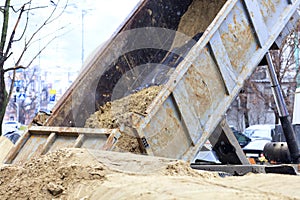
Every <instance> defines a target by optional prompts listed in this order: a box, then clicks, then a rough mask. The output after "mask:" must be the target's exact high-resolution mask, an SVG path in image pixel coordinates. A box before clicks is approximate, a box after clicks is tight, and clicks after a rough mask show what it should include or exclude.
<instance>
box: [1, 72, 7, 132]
mask: <svg viewBox="0 0 300 200" xmlns="http://www.w3.org/2000/svg"><path fill="white" fill-rule="evenodd" d="M6 106H7V92H6V89H5V81H4V70H3V69H2V70H1V71H0V136H1V135H2V122H3V119H4V115H5V110H6Z"/></svg>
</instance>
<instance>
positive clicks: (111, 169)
mask: <svg viewBox="0 0 300 200" xmlns="http://www.w3.org/2000/svg"><path fill="white" fill-rule="evenodd" d="M0 171H1V173H0V197H1V199H78V200H79V199H82V200H83V199H95V200H98V199H230V200H233V199H300V190H299V184H300V179H299V177H297V176H290V175H275V174H258V175H257V174H248V175H245V176H243V177H233V176H227V177H225V178H222V177H220V176H219V175H218V173H217V172H206V171H196V170H193V169H191V168H190V167H189V164H188V163H186V162H184V161H180V160H172V159H166V158H160V157H150V156H142V155H135V154H131V153H117V152H107V151H96V150H87V149H72V148H71V149H62V150H59V151H56V152H52V153H48V154H46V155H44V156H41V157H40V158H35V159H32V160H30V161H28V162H26V163H24V164H23V165H20V166H16V165H9V166H2V167H1V168H0ZM282 183H284V184H282Z"/></svg>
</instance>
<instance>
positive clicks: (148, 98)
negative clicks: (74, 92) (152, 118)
mask: <svg viewBox="0 0 300 200" xmlns="http://www.w3.org/2000/svg"><path fill="white" fill-rule="evenodd" d="M161 88H162V86H151V87H148V88H145V89H143V90H141V91H138V92H136V93H133V94H131V95H129V96H126V97H123V98H121V99H118V100H115V101H111V102H107V103H106V104H104V105H103V106H101V107H100V108H99V110H98V111H96V112H95V113H94V114H92V115H91V116H90V117H89V118H88V119H87V120H86V123H85V127H89V128H109V129H112V128H119V127H120V126H121V125H122V124H123V125H126V126H131V125H132V124H131V121H130V120H131V118H130V116H131V114H132V113H135V114H138V115H140V116H141V117H143V116H146V114H147V113H146V110H147V108H148V106H149V105H150V103H151V102H152V101H153V99H154V98H155V97H156V96H157V94H158V92H159V91H160V90H161ZM115 151H119V152H132V153H137V154H140V153H141V152H142V150H141V149H140V145H139V142H138V141H137V139H136V137H135V136H133V135H128V134H126V133H122V135H121V137H120V138H119V139H118V142H117V144H116V146H115Z"/></svg>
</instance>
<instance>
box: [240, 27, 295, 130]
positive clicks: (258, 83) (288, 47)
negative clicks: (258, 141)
mask: <svg viewBox="0 0 300 200" xmlns="http://www.w3.org/2000/svg"><path fill="white" fill-rule="evenodd" d="M296 39H297V40H298V38H296V34H295V33H291V34H290V35H289V36H288V37H287V38H286V40H285V41H284V43H283V44H282V46H281V47H280V48H279V49H278V50H271V51H270V52H271V56H272V60H273V64H274V67H275V71H276V74H277V78H278V81H279V84H280V86H281V89H282V92H283V96H284V100H285V103H286V105H287V108H288V111H289V114H290V115H292V113H293V112H292V111H293V98H294V92H295V90H296V77H297V75H298V74H299V69H296V66H295V61H296V59H295V56H294V53H295V49H296V48H295V47H297V46H296V45H295V44H297V43H298V42H297V40H296ZM297 59H299V58H297ZM262 73H264V74H265V75H263V76H261V74H262ZM262 80H264V81H262ZM270 86H271V85H270V82H269V80H268V76H267V71H266V67H263V66H259V67H257V68H256V69H255V71H254V72H253V74H252V75H251V76H250V78H249V79H248V80H246V81H245V83H244V87H243V89H242V91H241V92H240V94H239V100H240V102H241V103H240V110H241V111H242V112H243V113H244V118H245V123H246V127H248V126H249V125H250V122H249V121H252V123H265V122H266V116H264V115H265V113H266V111H268V110H271V111H273V114H274V116H275V121H274V123H275V124H277V123H279V115H278V111H277V108H276V104H275V101H274V97H273V94H272V93H271V87H270ZM266 88H267V89H266ZM250 94H251V95H252V96H254V97H255V98H251V99H249V97H250ZM249 104H251V105H252V108H250V107H249ZM255 107H256V108H255ZM257 107H259V108H257ZM250 109H257V111H259V112H261V113H257V114H256V115H255V116H254V115H252V116H251V114H250V113H249V111H250Z"/></svg>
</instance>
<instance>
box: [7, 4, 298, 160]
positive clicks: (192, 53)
mask: <svg viewBox="0 0 300 200" xmlns="http://www.w3.org/2000/svg"><path fill="white" fill-rule="evenodd" d="M299 3H300V0H275V1H269V0H228V1H225V0H223V1H222V0H219V1H210V0H194V1H192V0H145V1H141V2H140V3H139V4H138V5H137V7H136V8H135V9H134V11H133V12H132V14H131V15H130V16H129V17H128V19H127V20H126V21H125V23H124V24H123V25H122V26H121V27H120V29H118V30H117V32H116V33H115V34H114V35H113V37H112V38H111V39H110V40H109V41H108V42H107V43H106V44H105V45H104V46H102V47H101V48H100V49H99V50H98V51H97V52H96V53H95V56H94V57H93V58H92V59H91V60H90V62H89V63H88V64H87V66H86V67H85V69H84V70H83V71H82V72H81V74H80V75H79V77H78V79H77V80H76V81H75V82H74V83H73V84H72V86H71V88H70V89H69V90H68V91H67V92H66V93H65V94H64V96H63V97H62V98H61V99H60V101H59V102H58V103H57V105H56V106H55V108H54V109H53V112H52V115H51V116H50V118H49V119H48V120H47V122H46V123H45V124H44V126H41V127H39V128H38V130H34V129H36V128H35V127H34V126H33V127H32V128H29V131H28V133H26V134H25V135H24V136H23V138H22V139H21V140H20V141H19V142H18V143H17V145H16V146H15V148H14V149H12V150H11V152H10V154H9V155H8V156H7V158H6V161H5V162H6V163H13V162H16V161H18V162H22V161H24V160H26V159H29V158H30V157H31V156H32V155H36V154H34V153H33V152H32V151H36V150H34V149H32V148H30V146H31V147H32V146H34V145H35V146H36V147H35V149H41V148H42V149H43V150H42V151H38V153H37V154H42V153H46V152H47V151H49V150H50V151H51V149H56V147H55V145H56V143H57V144H60V145H58V146H59V148H61V147H65V146H67V145H62V143H59V142H56V138H58V136H60V137H73V141H75V143H76V138H77V140H81V141H82V142H81V143H84V141H85V139H84V138H82V139H80V138H79V136H80V135H81V134H83V133H84V132H85V131H86V132H89V131H87V130H86V129H84V128H82V127H83V126H84V124H85V121H86V120H87V119H88V117H89V116H90V115H91V114H92V113H94V112H95V111H96V110H97V108H98V106H100V105H103V104H104V103H105V102H107V101H110V100H111V98H112V97H113V96H114V94H115V93H116V92H117V91H118V90H117V89H118V88H117V89H116V86H118V81H119V80H121V79H122V76H123V75H124V74H127V75H128V73H126V72H130V70H133V69H134V68H135V67H136V68H137V69H138V68H139V70H137V71H135V72H137V73H138V74H139V73H140V74H141V73H142V72H144V71H146V72H147V74H151V72H152V71H155V69H156V68H151V67H148V68H147V67H146V66H149V65H147V63H148V64H149V63H152V64H153V63H154V65H155V64H158V63H161V62H162V60H163V59H164V57H165V56H166V54H167V52H172V51H174V47H179V46H181V45H184V44H185V43H186V42H187V41H188V40H189V39H192V37H193V36H195V35H196V34H197V33H201V32H203V35H202V37H200V39H199V40H198V41H197V40H195V41H194V43H193V45H191V46H189V48H187V50H188V51H187V52H180V53H178V54H180V55H181V56H182V58H183V59H182V61H181V62H179V64H178V65H177V66H176V68H174V66H173V68H172V67H170V69H171V70H170V71H169V73H170V76H169V77H168V79H167V81H166V82H164V84H163V87H162V88H161V90H160V91H159V93H158V95H157V96H156V97H155V98H154V100H153V101H152V102H151V104H150V105H149V106H148V108H147V110H146V112H145V113H144V114H139V113H134V112H133V113H131V114H130V116H129V118H130V119H131V123H130V124H122V125H121V126H120V127H118V128H117V129H116V132H115V133H118V134H117V135H118V137H119V136H120V135H121V136H120V137H122V136H124V135H131V136H134V137H137V138H138V141H139V145H140V148H141V152H142V153H144V154H148V155H154V156H162V157H169V158H177V159H184V160H187V161H191V160H193V159H194V156H195V155H196V154H197V152H198V151H199V150H200V149H201V147H202V146H203V145H204V143H205V142H206V141H207V139H208V138H209V136H210V135H211V133H212V132H213V131H214V129H215V128H216V127H217V125H218V123H219V122H220V121H221V120H222V117H223V115H224V114H225V112H226V110H227V109H228V107H229V105H230V103H231V102H232V101H233V100H234V98H235V97H236V96H237V94H238V92H239V90H240V89H241V87H242V86H243V82H244V81H245V80H246V79H247V78H248V77H249V76H250V74H251V73H252V72H253V70H254V69H255V67H256V66H257V65H258V64H259V62H260V61H261V60H262V58H263V56H264V55H265V53H266V52H267V51H268V49H269V48H270V47H271V45H272V44H273V43H274V42H275V40H276V39H277V38H279V39H278V40H280V41H282V38H283V36H282V35H280V33H283V35H284V36H285V35H286V30H285V32H282V31H283V30H284V28H285V26H286V25H288V26H289V28H290V27H291V26H292V27H293V25H294V26H296V24H295V22H294V21H295V20H294V19H293V17H292V16H293V15H295V12H296V9H297V8H298V6H299ZM293 20H294V21H293ZM178 37H179V38H180V39H182V40H183V42H182V43H180V42H178V43H179V44H180V45H178V44H176V42H177V39H178ZM175 53H176V52H175ZM141 66H142V67H141ZM143 66H144V68H143ZM141 68H142V70H140V69H141ZM133 71H134V70H133ZM158 72H160V71H158ZM127 75H126V76H127ZM126 78H128V77H126ZM129 79H130V78H129ZM145 79H147V76H145ZM121 85H122V84H121ZM119 86H120V84H119ZM120 88H121V89H122V87H120ZM123 89H124V88H123ZM51 127H55V128H53V131H51ZM58 127H64V129H68V128H67V127H78V129H80V131H79V132H80V133H81V134H80V133H78V134H74V133H73V132H72V133H68V131H65V133H64V134H59V133H58V132H59V131H58V130H57V129H59V128H58ZM70 129H72V130H75V129H74V128H70ZM49 130H50V132H49ZM37 131H39V133H40V134H36V133H37ZM45 132H46V133H45ZM52 132H53V133H54V134H52V136H51V133H52ZM92 132H93V131H92ZM100 132H101V133H104V132H105V129H101V131H100ZM106 132H107V134H106V135H107V137H98V139H95V140H99V141H100V140H101V142H100V143H101V144H103V145H104V144H106V145H107V142H106V140H107V139H106V138H109V139H110V143H109V145H108V146H109V148H106V149H107V150H115V148H114V147H115V145H116V144H117V143H118V137H115V136H111V130H110V129H106ZM45 134H46V136H45ZM40 135H43V137H39V138H38V139H39V143H38V144H37V143H35V144H34V143H33V142H30V141H32V138H34V137H38V136H40ZM56 136H57V137H56ZM51 137H52V139H51ZM49 138H50V139H49ZM87 138H88V137H87ZM112 138H113V139H112ZM81 143H80V144H81ZM76 144H77V143H76ZM72 145H74V143H72ZM72 145H71V146H72ZM51 146H52V147H51ZM75 146H76V145H75ZM80 146H81V145H79V144H77V146H76V147H80ZM50 147H51V148H50ZM82 147H84V148H95V149H97V148H100V147H99V145H98V146H97V145H94V146H92V145H90V146H89V145H82ZM101 148H102V147H101ZM41 152H42V153H41ZM18 155H22V158H19V157H18Z"/></svg>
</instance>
